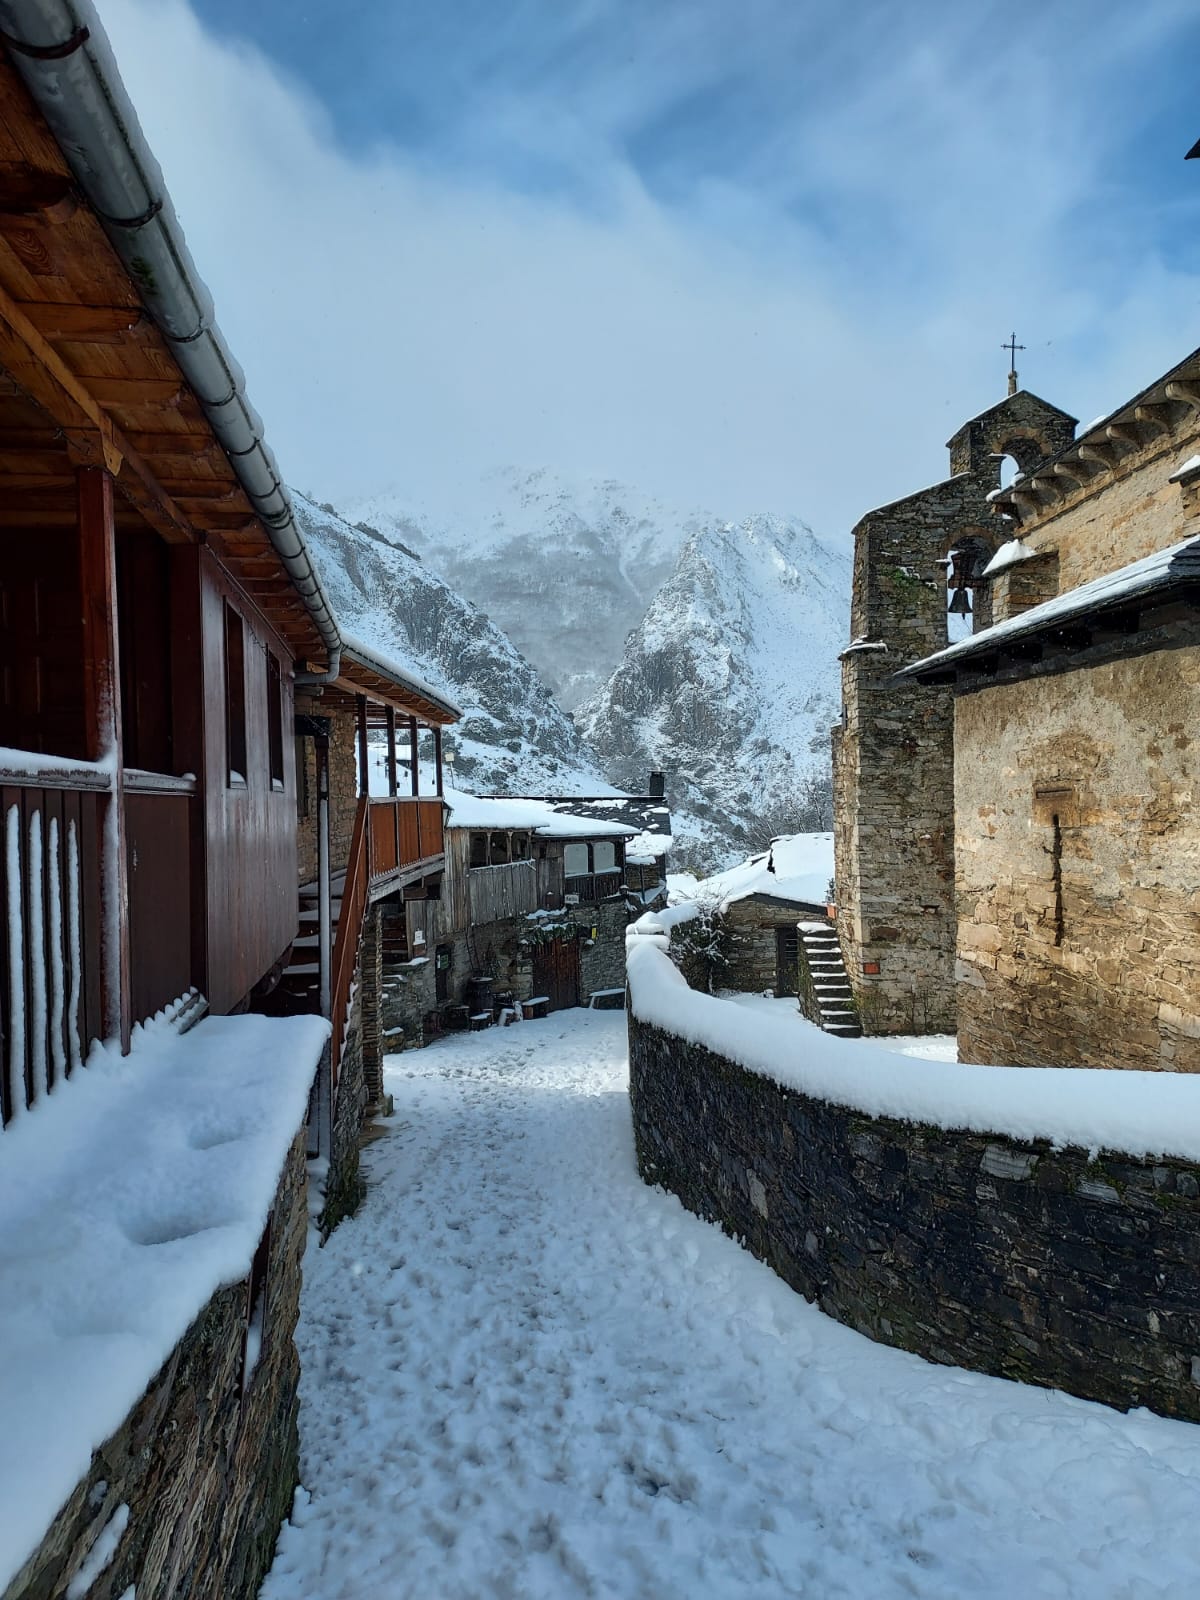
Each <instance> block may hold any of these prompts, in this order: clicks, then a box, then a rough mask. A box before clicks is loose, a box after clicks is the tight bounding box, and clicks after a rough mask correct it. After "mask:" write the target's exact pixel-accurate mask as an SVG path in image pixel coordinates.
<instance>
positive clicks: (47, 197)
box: [0, 161, 79, 224]
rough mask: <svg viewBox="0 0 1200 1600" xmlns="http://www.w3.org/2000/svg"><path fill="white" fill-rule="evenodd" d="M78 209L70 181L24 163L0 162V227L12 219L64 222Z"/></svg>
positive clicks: (65, 177)
mask: <svg viewBox="0 0 1200 1600" xmlns="http://www.w3.org/2000/svg"><path fill="white" fill-rule="evenodd" d="M78 209H79V197H78V195H77V194H76V193H75V188H74V186H73V184H72V182H71V179H70V178H69V177H67V176H66V175H65V174H63V173H61V172H46V171H43V170H41V169H40V168H38V167H34V166H31V165H30V164H29V162H27V161H0V224H2V223H3V221H6V220H8V219H9V218H13V217H21V218H23V219H24V220H26V221H28V220H29V219H31V218H33V219H37V220H40V221H44V222H51V223H60V222H66V221H68V219H69V218H71V217H73V216H74V215H75V213H76V211H77V210H78Z"/></svg>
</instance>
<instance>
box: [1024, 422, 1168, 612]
mask: <svg viewBox="0 0 1200 1600" xmlns="http://www.w3.org/2000/svg"><path fill="white" fill-rule="evenodd" d="M1180 413H1181V414H1180V416H1179V417H1178V418H1177V420H1176V421H1175V423H1174V425H1173V426H1172V427H1170V428H1168V427H1167V426H1166V424H1165V423H1164V425H1163V427H1161V428H1160V427H1157V426H1155V427H1154V428H1153V431H1150V430H1147V431H1148V432H1149V437H1145V438H1143V440H1142V442H1141V443H1140V444H1138V445H1132V444H1130V443H1129V442H1128V437H1126V439H1125V440H1124V441H1123V442H1122V444H1121V446H1120V458H1119V459H1114V461H1113V465H1112V468H1111V470H1105V469H1102V468H1100V467H1098V466H1097V465H1096V464H1094V463H1093V465H1092V471H1093V473H1094V474H1095V476H1094V477H1093V478H1091V479H1090V480H1089V482H1087V483H1086V484H1081V485H1078V486H1076V485H1074V484H1073V483H1072V481H1071V480H1070V479H1061V478H1060V479H1059V480H1058V481H1059V483H1060V484H1063V485H1065V486H1067V493H1066V494H1065V496H1064V498H1062V499H1061V500H1059V501H1058V502H1056V503H1055V504H1053V505H1051V506H1049V507H1044V506H1043V507H1041V508H1039V509H1037V510H1034V509H1031V508H1029V507H1028V506H1024V507H1023V516H1022V524H1021V529H1020V534H1021V539H1022V542H1023V543H1025V544H1028V545H1029V546H1030V547H1031V548H1032V549H1034V550H1037V551H1039V552H1046V553H1048V554H1049V553H1050V552H1053V553H1054V554H1055V555H1056V556H1057V581H1058V592H1060V593H1062V592H1065V591H1066V590H1068V589H1076V588H1078V587H1079V585H1080V584H1081V583H1088V582H1090V581H1091V579H1093V578H1098V577H1101V576H1102V575H1103V574H1104V573H1106V572H1113V571H1115V570H1116V569H1117V568H1118V567H1124V566H1127V565H1128V564H1129V563H1130V562H1131V561H1138V560H1140V559H1141V557H1142V556H1148V555H1151V554H1152V553H1153V552H1154V551H1155V550H1164V549H1166V547H1167V546H1168V545H1172V544H1175V543H1176V542H1177V541H1178V540H1180V539H1183V538H1185V537H1186V536H1187V532H1188V526H1189V519H1190V518H1193V517H1194V516H1195V514H1196V512H1197V511H1198V510H1200V485H1196V484H1195V483H1193V484H1191V485H1181V484H1178V483H1172V482H1171V481H1170V479H1171V476H1172V474H1173V473H1174V472H1175V471H1176V469H1177V468H1178V467H1179V466H1180V464H1181V463H1182V461H1183V460H1184V459H1185V458H1186V457H1189V456H1190V455H1192V454H1194V453H1195V452H1196V451H1197V450H1200V413H1198V412H1197V411H1195V410H1191V409H1188V408H1182V407H1181V408H1180ZM1101 445H1102V448H1104V449H1106V450H1109V451H1114V450H1115V447H1114V446H1113V445H1111V444H1105V442H1104V441H1103V440H1102V441H1101ZM1017 609H1020V607H1019V605H1018V607H1017ZM1004 615H1007V611H1006V610H1005V609H1004V608H1003V606H1002V605H998V607H997V621H999V620H1002V617H1003V616H1004Z"/></svg>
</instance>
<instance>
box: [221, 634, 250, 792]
mask: <svg viewBox="0 0 1200 1600" xmlns="http://www.w3.org/2000/svg"><path fill="white" fill-rule="evenodd" d="M225 781H226V782H227V783H228V784H229V786H230V787H231V788H238V789H244V788H245V786H246V638H245V633H244V631H243V625H242V619H241V617H239V616H238V614H237V612H236V611H235V610H234V609H233V607H232V606H231V605H229V604H228V603H226V606H225Z"/></svg>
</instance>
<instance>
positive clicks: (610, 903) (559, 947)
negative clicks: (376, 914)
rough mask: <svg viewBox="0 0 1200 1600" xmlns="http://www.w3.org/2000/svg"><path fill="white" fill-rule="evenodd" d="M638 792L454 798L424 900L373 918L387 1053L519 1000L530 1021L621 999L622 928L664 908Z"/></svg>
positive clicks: (661, 864)
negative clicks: (434, 887)
mask: <svg viewBox="0 0 1200 1600" xmlns="http://www.w3.org/2000/svg"><path fill="white" fill-rule="evenodd" d="M651 789H652V792H651V793H649V794H646V795H641V796H637V795H606V796H599V797H589V796H571V797H549V798H547V797H523V798H522V797H504V798H498V797H494V798H493V797H482V796H474V795H466V794H454V795H453V796H452V800H451V809H450V812H449V815H448V818H447V824H446V859H445V873H444V876H443V878H442V881H441V884H440V888H439V890H438V892H437V894H436V895H435V896H432V897H419V898H410V899H408V900H407V901H406V902H405V903H404V906H403V916H402V918H395V919H392V920H391V921H390V922H388V923H385V929H386V931H385V933H384V943H385V956H384V976H383V983H384V1001H383V1007H382V1016H383V1020H384V1027H385V1032H386V1034H387V1041H386V1042H387V1045H388V1048H390V1049H397V1048H402V1047H408V1046H411V1045H416V1044H421V1043H423V1042H425V1040H426V1039H427V1038H428V1036H429V1035H430V1034H431V1033H432V1032H436V1031H438V1030H440V1029H442V1028H444V1027H446V1026H461V1025H479V1023H480V1022H481V1021H482V1020H484V1019H486V1020H492V1019H494V1018H496V1017H498V1016H499V1015H501V1014H502V1013H503V1012H504V1011H505V1009H508V1008H512V1007H513V1005H514V1003H519V1004H520V1006H521V1008H522V1010H523V1011H525V1012H527V1013H532V1014H537V1013H539V1012H541V1011H544V1010H551V1011H556V1010H560V1009H563V1008H564V1007H569V1006H577V1005H604V1004H614V1005H617V1004H621V1003H622V1002H623V995H624V987H625V929H626V927H627V925H628V923H629V922H630V920H631V919H632V918H633V917H636V916H638V915H640V914H641V913H642V911H643V910H645V909H647V908H648V907H652V906H658V905H662V904H665V903H666V852H667V849H668V847H669V845H670V828H671V821H670V814H669V812H668V810H667V805H666V801H665V799H664V797H663V793H662V785H661V781H659V782H658V783H654V782H653V781H652V785H651Z"/></svg>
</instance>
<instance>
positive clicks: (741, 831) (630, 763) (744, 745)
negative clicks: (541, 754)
mask: <svg viewBox="0 0 1200 1600" xmlns="http://www.w3.org/2000/svg"><path fill="white" fill-rule="evenodd" d="M849 592H850V558H849V555H848V554H847V553H843V552H842V551H840V550H837V549H832V548H830V547H829V546H827V545H824V544H821V543H820V542H819V541H818V540H817V539H816V538H815V537H814V536H813V534H812V533H811V531H810V530H809V529H808V528H807V527H805V525H804V524H803V523H802V522H798V521H795V520H788V519H784V518H780V517H773V516H756V517H749V518H747V519H746V520H745V521H743V522H738V523H725V524H717V525H712V526H709V527H706V528H703V529H701V530H699V531H697V532H695V533H693V534H692V536H691V537H690V538H689V539H688V540H687V542H686V544H685V545H684V546H683V549H682V550H681V551H680V553H679V557H678V560H677V562H676V565H675V569H674V571H673V572H672V573H671V576H670V577H669V578H668V579H667V581H666V582H665V583H664V584H663V586H662V588H661V589H660V590H659V592H658V594H657V595H656V596H655V598H654V600H653V602H652V604H651V606H650V608H649V610H648V611H647V613H646V615H645V617H644V618H643V619H642V621H641V622H640V623H639V624H638V626H637V627H636V628H635V629H634V630H633V632H632V633H631V634H630V636H629V639H628V641H627V643H626V646H625V651H624V654H623V656H622V659H621V661H620V664H619V665H618V666H617V668H616V670H615V671H614V672H613V674H612V676H611V677H610V679H609V681H608V682H607V683H606V684H605V685H604V687H603V688H602V689H601V690H600V691H599V692H598V693H597V694H595V695H594V696H593V697H592V698H591V699H590V700H588V701H587V702H586V703H585V704H584V705H582V706H581V707H580V708H579V709H578V711H577V712H576V721H577V722H578V723H579V726H580V729H581V731H582V733H583V735H584V738H585V740H586V741H587V743H588V746H589V748H590V749H591V751H592V752H593V753H594V755H595V756H596V758H597V760H599V762H600V763H601V765H602V766H603V767H604V769H605V771H606V773H607V774H608V776H609V778H611V779H612V781H613V782H614V783H618V784H622V783H628V782H631V781H633V780H634V779H635V778H636V776H637V775H638V774H641V773H643V772H645V771H647V770H650V769H662V770H663V771H665V772H666V774H667V795H668V798H669V800H670V802H671V813H672V818H673V822H674V835H675V840H676V849H675V850H674V851H673V852H672V865H673V866H675V865H686V864H691V863H692V862H695V863H696V864H697V865H699V866H701V867H702V868H706V869H709V870H711V868H712V867H713V866H714V865H722V864H725V863H727V862H728V861H729V860H730V858H734V859H736V857H737V856H739V855H742V854H744V853H745V852H746V851H747V850H749V849H753V848H754V847H756V846H758V845H760V844H761V843H764V842H765V840H766V839H767V838H769V837H770V835H771V834H772V833H783V832H791V831H794V830H795V829H796V828H797V827H798V826H800V827H805V826H807V827H812V826H814V825H816V826H821V825H822V824H821V823H820V822H815V823H814V822H813V821H807V820H805V819H804V817H803V816H802V815H801V813H802V810H803V805H802V802H803V800H804V799H805V796H806V791H810V790H811V788H813V787H816V786H819V785H820V784H821V783H823V782H824V781H826V779H827V774H828V769H829V728H830V725H831V724H832V723H833V721H834V720H835V718H836V716H837V711H838V692H839V691H838V667H837V656H838V652H839V650H840V649H841V648H842V645H843V643H844V640H845V632H846V611H847V606H848V599H849ZM825 825H827V824H825Z"/></svg>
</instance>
